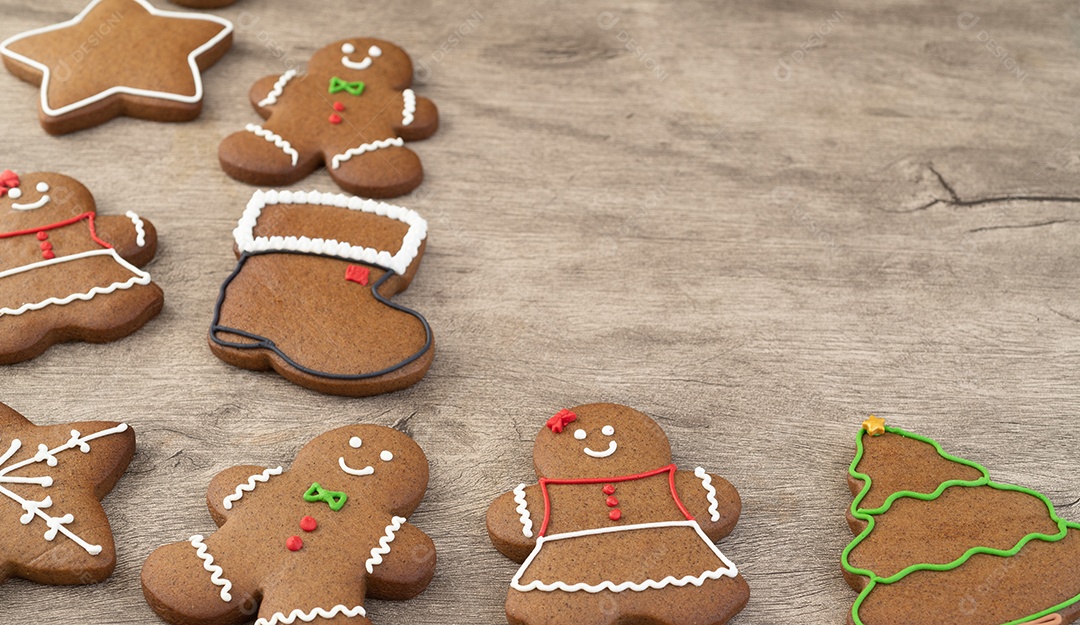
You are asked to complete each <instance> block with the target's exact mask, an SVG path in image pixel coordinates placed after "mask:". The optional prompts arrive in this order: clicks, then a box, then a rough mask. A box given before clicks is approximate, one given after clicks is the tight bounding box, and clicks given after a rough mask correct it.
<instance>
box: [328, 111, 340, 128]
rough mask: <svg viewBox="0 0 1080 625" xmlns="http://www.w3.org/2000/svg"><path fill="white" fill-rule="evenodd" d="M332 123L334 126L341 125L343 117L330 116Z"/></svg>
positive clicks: (333, 114) (334, 114)
mask: <svg viewBox="0 0 1080 625" xmlns="http://www.w3.org/2000/svg"><path fill="white" fill-rule="evenodd" d="M330 123H331V124H334V125H337V124H340V123H341V115H338V114H337V113H331V114H330Z"/></svg>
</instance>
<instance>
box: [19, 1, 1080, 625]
mask: <svg viewBox="0 0 1080 625" xmlns="http://www.w3.org/2000/svg"><path fill="white" fill-rule="evenodd" d="M302 4H303V6H301V3H300V2H287V1H285V0H240V2H238V3H237V4H236V5H234V6H232V7H230V8H228V9H225V10H222V11H219V12H218V13H219V14H220V15H224V16H226V17H229V18H230V19H233V20H234V21H236V23H237V32H236V44H235V48H234V49H233V51H232V52H231V53H230V54H229V55H227V56H226V57H225V58H224V59H223V60H222V61H221V62H220V63H218V65H217V66H215V67H214V68H212V69H210V70H209V71H207V72H206V74H205V78H206V81H207V93H208V97H207V100H206V106H205V109H204V112H203V115H202V117H201V118H200V119H199V120H198V121H197V122H194V123H188V124H179V125H164V124H154V123H149V122H142V121H135V120H128V119H124V120H116V121H113V122H110V123H109V124H106V125H104V126H102V127H99V128H95V129H92V130H88V131H84V132H80V133H77V134H75V135H72V136H68V137H60V138H54V137H49V136H47V135H46V134H45V133H44V132H43V131H42V130H41V128H40V126H39V125H38V122H37V109H36V99H35V98H36V90H35V89H33V88H31V87H30V86H28V85H26V84H24V83H22V82H20V81H18V80H17V79H15V78H14V77H12V76H8V75H2V76H0V82H2V84H3V89H2V91H0V110H2V111H3V116H2V118H0V136H2V137H3V148H2V154H3V161H4V162H3V163H2V165H3V167H9V168H12V169H18V170H19V171H33V170H55V171H59V172H62V173H65V174H67V175H71V176H73V177H75V178H77V179H79V180H81V181H82V182H83V183H85V184H86V185H87V186H88V187H89V188H90V189H91V191H92V192H93V193H94V194H95V196H96V198H97V201H98V206H99V211H100V212H101V213H102V214H123V213H124V211H126V210H135V211H138V212H139V213H141V214H143V215H145V216H147V217H149V218H150V219H152V220H153V222H154V223H155V224H156V226H157V227H158V232H159V236H160V240H161V247H160V251H159V253H158V256H157V259H156V260H155V261H154V262H153V263H152V264H151V266H150V268H149V269H150V271H151V273H152V274H153V276H154V279H155V281H156V282H157V283H158V284H160V285H161V286H162V288H163V289H164V290H165V294H166V303H165V310H164V312H163V313H162V315H161V316H160V317H159V318H158V319H157V320H155V321H153V322H151V323H150V324H149V325H148V326H147V327H146V328H144V329H143V330H142V331H140V332H138V333H137V334H135V335H134V336H132V337H130V338H128V339H125V340H122V341H120V342H117V343H114V344H111V345H106V346H94V345H68V346H59V347H55V348H53V349H52V350H50V351H49V352H48V353H47V354H46V355H45V356H43V357H40V358H38V359H37V360H35V361H32V362H29V363H26V364H22V365H18V366H13V367H7V368H5V369H3V370H2V371H0V400H2V401H4V402H7V403H9V404H10V405H11V406H12V407H13V408H15V409H16V410H18V411H20V412H22V413H23V414H25V415H26V416H27V417H28V418H30V419H32V420H34V421H35V422H37V423H39V424H49V423H59V422H63V421H71V420H90V419H106V420H108V419H124V420H127V421H129V422H130V423H132V424H133V425H134V426H135V428H136V431H137V433H138V437H139V438H138V441H139V446H138V453H137V456H136V458H135V460H134V462H133V463H132V466H131V469H130V470H129V472H128V474H127V476H126V477H124V478H123V479H122V480H121V481H120V483H119V485H118V486H117V488H116V490H115V491H114V492H113V494H112V495H111V496H110V497H109V498H108V499H106V503H105V505H106V509H107V510H108V512H109V514H110V516H111V518H112V521H113V525H114V528H115V531H116V537H117V545H118V551H119V565H118V568H117V571H116V573H115V575H114V576H113V577H112V578H111V579H110V580H109V581H108V582H106V583H104V584H101V585H98V586H93V587H84V588H46V587H41V586H34V585H31V584H28V583H25V582H18V581H15V582H11V583H8V584H5V585H4V586H3V587H2V588H0V614H3V615H4V617H3V620H4V622H5V623H7V622H11V623H32V622H37V621H39V620H40V618H41V617H40V611H41V610H42V609H44V608H46V607H47V608H48V609H49V610H52V611H54V617H53V618H56V619H58V621H60V622H65V623H72V624H82V623H125V624H126V623H133V624H134V623H139V624H143V623H145V624H153V623H157V622H159V621H158V620H157V619H156V617H155V616H154V614H153V613H152V612H151V611H150V610H149V608H148V607H147V606H146V604H145V603H144V601H143V599H142V595H141V592H140V589H139V568H140V565H141V563H142V561H143V560H144V559H145V558H146V556H147V555H148V554H149V553H150V551H151V550H152V549H153V548H155V547H156V546H158V545H161V544H164V543H168V542H172V541H175V540H180V539H183V538H186V537H188V536H190V535H192V534H194V533H205V532H207V531H209V530H211V529H212V527H213V523H212V522H211V520H210V517H209V515H208V513H207V511H206V509H205V506H204V503H203V497H204V494H205V490H206V487H207V485H208V483H209V481H210V478H211V477H213V475H214V474H216V473H217V472H218V471H220V470H222V469H225V468H227V467H229V466H232V465H239V464H254V465H268V466H277V465H279V464H282V463H287V462H289V461H290V460H291V459H292V457H293V455H294V454H295V452H296V451H297V450H299V449H300V447H301V446H302V445H303V443H305V442H306V441H308V440H309V439H311V438H313V437H314V436H316V435H317V434H319V433H321V432H323V431H325V430H327V429H330V428H331V427H335V426H339V425H343V424H347V423H353V422H358V421H364V422H374V423H381V424H387V425H389V424H398V426H399V427H401V428H403V429H404V430H406V431H407V432H408V433H410V434H411V435H412V436H414V437H415V438H416V440H417V441H418V442H419V443H420V444H421V445H422V446H423V447H424V449H425V451H426V452H427V454H428V456H429V458H430V459H431V462H432V478H431V486H430V490H429V494H428V497H427V499H426V500H425V501H424V503H423V504H421V506H420V508H419V510H418V512H417V514H416V515H415V516H414V517H413V519H412V520H413V521H414V522H415V523H416V524H417V525H418V526H419V527H421V528H422V529H424V531H426V532H427V533H428V534H430V535H431V536H432V537H433V538H434V540H435V542H436V544H437V546H438V549H439V570H438V573H437V574H436V577H435V580H434V582H433V583H432V585H431V587H430V589H429V590H428V592H427V593H425V594H423V595H421V596H420V597H419V598H418V599H416V600H413V601H410V602H408V603H404V604H393V603H386V602H372V603H371V604H370V605H369V608H370V612H371V614H372V619H373V620H374V621H375V622H377V623H415V624H417V625H426V624H429V623H430V624H436V623H440V624H441V623H445V622H447V620H450V621H451V622H458V621H461V622H464V621H466V620H467V621H468V622H472V623H487V624H492V625H494V624H498V623H503V622H505V621H504V616H503V602H504V598H505V593H506V589H507V587H508V584H509V580H510V578H511V576H512V575H513V572H514V570H515V565H514V564H513V563H511V562H510V561H509V560H508V559H506V558H504V557H503V556H501V555H500V554H499V553H498V552H497V551H496V550H495V549H494V548H492V547H491V546H490V544H489V543H488V540H487V537H486V535H485V531H484V512H485V510H486V507H487V505H488V504H489V503H490V502H491V501H492V500H493V499H494V498H495V497H496V496H498V495H499V494H501V493H502V492H505V491H508V490H510V489H511V488H512V487H513V486H514V485H516V484H517V483H519V482H522V481H526V482H530V481H532V478H533V475H532V469H531V459H530V454H531V443H532V438H533V436H534V434H535V432H536V431H537V429H538V428H539V427H541V425H542V424H543V421H544V420H545V419H546V418H547V417H548V416H550V415H551V414H553V413H554V412H556V411H557V410H558V409H560V408H563V407H566V406H571V405H574V404H578V403H587V402H596V401H614V402H620V403H625V404H628V405H631V406H634V407H635V408H638V409H640V410H642V411H644V412H646V413H648V414H650V415H652V416H654V417H655V418H656V419H658V420H659V421H660V423H661V424H662V425H663V427H664V428H665V429H666V430H667V432H668V433H669V435H670V438H671V440H672V443H673V444H672V447H673V450H674V456H675V460H676V461H677V462H678V463H679V464H680V466H683V467H690V468H693V467H694V466H697V465H699V464H700V465H703V466H705V467H706V468H708V469H709V470H710V471H711V472H713V473H716V474H718V475H722V476H724V477H725V478H727V479H728V480H730V481H731V482H732V483H733V484H734V485H735V486H736V487H737V488H738V489H739V492H740V493H741V495H742V499H743V505H744V510H743V518H742V521H741V522H740V524H739V525H738V527H737V528H736V529H735V531H734V532H733V533H732V534H731V535H730V536H729V537H728V538H726V539H725V540H724V541H723V542H722V543H721V548H722V549H723V550H724V552H725V553H726V554H727V555H728V556H729V557H730V558H731V559H732V560H733V561H734V562H736V563H737V564H738V565H739V566H740V568H741V569H742V572H743V573H744V574H745V576H746V579H747V581H748V582H749V584H750V587H751V599H750V604H749V606H748V607H747V609H746V610H745V611H744V612H743V613H742V614H740V615H739V616H737V617H736V618H735V619H734V621H733V623H735V624H737V625H746V624H754V623H794V624H803V623H805V624H817V623H822V624H835V625H839V624H840V623H842V622H843V621H844V618H845V615H846V614H847V613H848V611H849V610H850V606H851V602H852V600H853V599H854V598H855V594H854V593H853V592H852V591H851V590H850V588H848V586H847V584H846V583H845V582H844V579H843V576H842V575H841V572H840V563H839V557H840V551H841V550H842V548H843V547H844V545H845V544H847V542H848V541H849V540H850V538H851V535H850V533H849V531H848V529H847V525H846V523H845V521H844V510H845V507H846V506H847V505H848V504H849V503H850V494H849V493H848V490H847V486H846V483H845V468H846V465H847V464H848V462H850V460H851V457H852V454H853V453H854V436H855V430H856V428H857V427H858V426H859V423H861V421H862V420H863V419H864V418H865V415H866V414H867V413H870V412H874V413H877V414H879V415H882V416H885V417H886V418H888V419H889V421H890V422H891V423H893V424H896V425H899V426H902V427H904V428H906V429H909V430H912V431H916V432H919V433H922V434H925V435H928V436H932V437H934V438H936V439H938V440H939V441H940V442H941V443H942V444H943V445H944V446H945V448H946V449H947V450H948V451H950V452H952V453H955V454H958V455H961V456H964V457H967V458H970V459H972V460H976V461H978V462H980V463H982V464H984V465H986V466H987V467H989V468H990V470H991V474H992V476H993V477H994V478H995V479H996V480H998V481H1002V482H1012V483H1019V484H1023V485H1024V486H1028V487H1031V488H1035V489H1038V490H1041V491H1042V492H1044V493H1046V494H1047V496H1048V497H1050V499H1051V500H1052V501H1053V502H1054V503H1055V504H1058V505H1059V511H1060V513H1061V515H1062V516H1063V517H1065V518H1067V519H1069V520H1072V521H1080V505H1076V502H1077V500H1078V499H1080V487H1078V486H1077V485H1078V484H1080V461H1077V455H1076V440H1077V437H1076V433H1075V417H1076V413H1077V408H1078V406H1080V390H1078V385H1077V384H1076V380H1077V372H1078V368H1080V299H1078V298H1077V290H1076V289H1077V284H1078V281H1080V246H1078V245H1077V241H1078V233H1080V217H1078V214H1080V213H1078V211H1080V181H1078V180H1080V178H1078V176H1077V174H1078V173H1080V142H1078V141H1077V138H1078V137H1077V134H1078V127H1077V124H1078V123H1080V113H1077V110H1076V107H1075V102H1076V101H1077V99H1078V97H1080V49H1078V46H1080V44H1078V43H1077V42H1078V41H1080V36H1078V33H1080V11H1078V10H1077V8H1076V7H1075V6H1074V5H1073V4H1070V3H1066V2H1038V3H1015V2H1006V1H1004V0H994V1H993V2H984V3H979V5H978V7H977V8H976V7H975V5H970V4H962V3H953V2H946V3H939V2H929V1H927V2H916V1H912V0H885V1H882V2H875V3H872V6H867V3H863V2H856V1H855V0H841V1H837V2H834V1H830V2H824V1H818V0H810V1H808V2H787V1H783V0H770V1H765V2H754V3H737V2H726V1H724V2H715V1H713V0H697V1H695V0H686V1H683V2H678V3H671V2H662V1H660V0H640V1H636V2H633V3H626V4H623V5H621V6H619V5H618V4H617V3H603V2H569V1H551V2H544V3H523V2H522V3H518V2H514V3H507V2H496V1H493V0H466V1H464V2H449V1H446V0H403V1H401V2H387V3H375V2H364V3H360V2H355V1H351V0H320V1H318V2H315V1H310V2H304V3H302ZM82 6H83V2H82V0H51V1H50V2H48V3H42V2H36V1H34V0H6V2H5V8H6V10H5V12H4V14H5V19H4V23H3V35H4V36H7V35H10V34H13V33H15V32H20V31H22V30H25V29H29V28H31V27H36V26H40V25H43V24H47V23H52V22H57V21H61V20H64V19H67V18H69V17H70V16H72V15H74V14H75V13H76V12H77V11H78V10H80V9H81V8H82ZM963 11H977V14H974V15H972V14H962V12H963ZM976 19H977V20H978V21H977V22H976V21H975V20H976ZM826 31H828V32H826ZM356 34H371V35H376V36H379V37H383V38H386V39H388V40H391V41H394V42H396V43H398V44H400V45H401V46H403V47H404V48H405V49H406V51H408V52H409V53H410V54H411V55H412V56H413V59H414V61H416V62H417V66H418V73H419V76H420V79H421V80H420V81H419V85H418V86H417V93H418V94H419V95H423V96H425V97H429V98H431V99H432V100H433V101H434V102H435V103H436V104H437V105H438V106H439V110H440V113H441V116H442V120H443V124H442V128H441V129H440V131H439V133H438V134H437V135H435V136H434V137H433V138H432V139H430V140H428V141H425V142H423V143H417V144H416V145H415V146H414V147H415V149H416V151H417V152H418V153H419V154H420V156H421V158H422V159H423V162H424V166H425V169H426V174H427V176H426V179H425V181H424V184H423V185H422V186H421V187H420V188H419V189H418V190H417V191H416V192H414V193H413V194H412V195H411V196H409V197H406V198H402V199H400V203H401V204H403V205H406V206H409V207H411V208H415V209H417V210H418V211H420V212H421V213H422V214H423V215H425V216H426V217H427V218H428V220H429V222H430V226H431V233H430V240H429V247H428V251H427V255H426V258H425V260H424V265H423V267H422V268H421V270H420V271H419V273H418V275H417V277H416V279H415V281H414V282H413V284H412V286H411V288H410V289H409V291H408V292H406V293H404V294H403V295H402V296H400V297H399V298H398V300H397V301H399V302H400V303H402V304H405V305H408V306H410V307H412V308H414V309H416V310H418V311H420V312H421V313H423V314H424V315H425V316H427V318H428V320H429V321H430V322H431V325H432V327H433V329H434V332H435V336H436V342H437V345H438V349H437V354H436V358H435V362H434V365H433V366H432V369H431V371H430V373H429V374H428V376H427V377H426V378H425V379H424V380H423V381H421V382H420V383H419V384H417V385H416V386H415V387H413V388H411V389H409V390H406V391H403V392H400V393H396V394H393V395H389V396H382V397H375V398H367V399H343V398H336V397H329V396H324V395H319V394H317V393H314V392H310V391H306V390H304V389H302V388H299V387H296V386H293V385H292V384H289V383H288V382H286V381H284V380H283V379H281V378H280V377H278V376H275V375H273V374H253V373H251V372H248V371H242V370H238V369H234V368H231V367H228V366H226V365H225V364H223V363H222V362H220V361H218V360H217V359H216V358H214V357H213V356H212V355H211V353H210V351H209V349H208V348H207V346H206V332H207V328H208V325H209V323H210V318H211V313H212V308H213V303H214V299H215V297H216V295H217V290H218V286H219V285H220V282H221V281H222V279H224V278H225V277H226V276H227V275H228V274H229V272H230V271H231V269H232V267H233V263H234V258H233V255H232V249H231V248H232V243H231V235H230V233H231V231H232V228H233V227H234V225H235V223H236V220H237V218H238V217H239V216H240V213H241V212H242V210H243V207H244V205H245V203H246V200H247V199H248V197H249V196H250V193H251V188H249V187H245V186H244V185H242V184H238V183H236V182H234V181H232V180H230V179H228V178H227V177H226V176H225V175H224V174H223V173H222V172H221V170H220V168H219V167H218V164H217V160H216V149H217V144H218V142H219V141H220V140H221V138H223V137H224V136H226V135H227V134H229V133H230V132H232V131H234V130H237V129H240V128H243V126H244V124H246V123H249V122H254V121H257V116H256V115H255V113H254V111H252V110H251V108H250V105H249V103H248V101H247V96H246V94H247V91H248V88H249V86H250V84H251V83H252V82H253V81H255V80H256V79H258V78H259V77H262V76H265V75H267V74H271V73H277V72H281V71H283V70H284V69H285V68H286V67H290V66H292V64H299V63H303V62H304V61H305V60H306V59H307V58H308V56H309V55H310V54H311V53H312V52H314V51H315V50H316V49H318V48H319V47H321V46H322V45H324V44H325V43H326V42H328V41H332V40H335V39H338V38H341V37H346V36H351V35H356ZM785 64H786V65H785ZM301 186H302V188H305V189H309V188H319V189H322V190H335V189H336V187H335V186H334V185H333V183H332V182H331V181H330V179H329V177H328V176H327V175H326V174H325V172H322V173H319V174H317V175H316V176H314V177H313V178H311V179H309V181H307V182H306V183H305V184H303V185H301ZM1010 198H1016V199H1010ZM466 616H467V617H468V618H466Z"/></svg>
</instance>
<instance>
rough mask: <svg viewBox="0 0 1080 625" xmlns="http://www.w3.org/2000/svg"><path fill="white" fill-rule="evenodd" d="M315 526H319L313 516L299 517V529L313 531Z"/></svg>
mask: <svg viewBox="0 0 1080 625" xmlns="http://www.w3.org/2000/svg"><path fill="white" fill-rule="evenodd" d="M317 527H319V523H318V521H316V520H315V517H310V516H306V517H304V518H302V519H300V529H302V530H304V531H305V532H314V531H315V528H317Z"/></svg>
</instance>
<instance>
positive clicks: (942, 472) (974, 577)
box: [842, 417, 1080, 625]
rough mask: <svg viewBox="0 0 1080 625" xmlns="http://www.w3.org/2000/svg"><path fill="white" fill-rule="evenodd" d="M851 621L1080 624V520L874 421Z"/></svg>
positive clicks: (854, 469)
mask: <svg viewBox="0 0 1080 625" xmlns="http://www.w3.org/2000/svg"><path fill="white" fill-rule="evenodd" d="M848 486H849V488H850V489H851V493H852V494H853V495H854V496H855V500H854V501H853V502H852V504H851V508H850V509H849V510H848V514H847V521H848V525H849V526H850V527H851V531H852V532H853V533H855V534H857V537H856V538H855V539H854V540H853V541H851V544H849V545H848V546H847V548H846V549H844V553H843V556H842V562H843V568H844V577H845V578H846V579H847V581H848V583H849V584H850V585H851V587H852V588H854V589H855V590H856V591H858V592H859V597H858V598H857V599H856V600H855V603H854V605H853V606H852V608H851V612H850V614H849V615H848V624H849V625H892V624H894V623H919V624H920V625H955V624H957V623H963V624H964V625H1021V624H1023V625H1063V624H1065V623H1072V622H1074V621H1076V620H1077V619H1078V618H1080V524H1077V523H1070V522H1068V521H1066V520H1064V519H1062V518H1061V517H1059V516H1058V515H1057V513H1056V512H1055V511H1054V506H1053V504H1051V503H1050V500H1049V499H1047V498H1046V497H1045V496H1044V495H1043V494H1041V493H1039V492H1037V491H1034V490H1031V489H1028V488H1024V487H1021V486H1014V485H1011V484H1000V483H997V482H994V481H993V480H991V479H990V474H989V473H988V472H987V470H986V469H985V468H983V467H982V466H981V465H978V464H976V463H974V462H971V461H969V460H964V459H963V458H958V457H956V456H952V455H949V454H948V453H946V452H945V451H944V450H943V449H942V448H941V445H939V444H938V443H937V442H936V441H934V440H931V439H929V438H926V437H924V436H919V435H918V434H913V433H911V432H906V431H904V430H901V429H900V428H894V427H889V426H886V425H885V421H884V419H879V418H877V417H870V418H869V419H867V420H866V421H865V422H864V423H863V427H862V429H860V430H859V434H858V438H857V439H856V453H855V459H854V460H853V461H852V463H851V466H850V467H849V469H848Z"/></svg>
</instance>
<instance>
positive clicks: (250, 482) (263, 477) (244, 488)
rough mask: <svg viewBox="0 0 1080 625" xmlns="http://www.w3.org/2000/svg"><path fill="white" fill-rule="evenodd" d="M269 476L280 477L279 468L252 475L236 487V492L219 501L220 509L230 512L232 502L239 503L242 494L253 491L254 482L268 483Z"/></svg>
mask: <svg viewBox="0 0 1080 625" xmlns="http://www.w3.org/2000/svg"><path fill="white" fill-rule="evenodd" d="M271 475H281V467H277V468H274V469H266V470H264V471H263V472H262V473H258V474H256V475H252V476H251V477H249V478H248V479H247V482H245V483H243V484H240V485H238V486H237V487H236V492H235V493H233V494H231V495H229V496H227V497H226V498H225V499H223V500H221V507H222V508H225V509H226V510H232V507H233V502H236V501H240V498H241V497H243V496H244V493H250V492H251V491H253V490H255V482H260V483H265V482H269V481H270V476H271Z"/></svg>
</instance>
